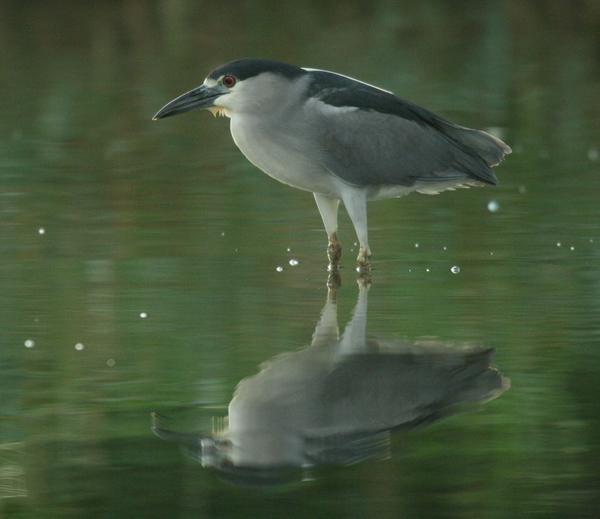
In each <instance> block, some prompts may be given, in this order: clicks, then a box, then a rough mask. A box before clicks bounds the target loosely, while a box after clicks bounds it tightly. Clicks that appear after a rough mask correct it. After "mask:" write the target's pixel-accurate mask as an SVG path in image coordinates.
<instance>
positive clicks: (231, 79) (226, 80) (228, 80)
mask: <svg viewBox="0 0 600 519" xmlns="http://www.w3.org/2000/svg"><path fill="white" fill-rule="evenodd" d="M236 81H237V79H236V78H235V76H232V75H231V74H227V75H226V76H223V84H224V85H225V86H226V87H227V88H231V87H232V86H233V85H235V83H236Z"/></svg>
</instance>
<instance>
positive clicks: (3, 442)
mask: <svg viewBox="0 0 600 519" xmlns="http://www.w3.org/2000/svg"><path fill="white" fill-rule="evenodd" d="M599 48H600V3H599V2H594V1H591V0H590V1H586V2H574V3H571V2H527V1H512V2H511V1H509V2H470V1H459V2H452V3H450V2H442V1H439V2H420V1H405V2H400V3H396V2H381V3H366V2H353V1H351V2H344V3H331V4H328V3H324V4H322V3H318V2H295V3H279V2H240V3H234V2H231V3H225V2H221V3H217V2H194V1H192V0H178V1H175V0H173V1H166V0H165V1H162V2H160V1H144V0H130V1H112V2H108V1H107V2H94V3H91V2H89V3H88V2H75V1H69V2H21V1H17V0H14V1H10V0H3V1H1V2H0V62H1V63H2V67H1V68H0V99H1V106H2V117H0V137H1V138H0V294H1V296H0V330H1V333H0V516H2V517H11V518H12V517H18V518H21V517H22V518H40V517H52V518H54V517H85V516H94V517H110V518H117V517H123V518H131V517H240V518H242V517H243V518H246V517H282V516H286V517H327V518H329V517H361V518H362V517H377V518H380V517H381V518H388V517H389V518H396V517H411V518H412V517H415V518H428V517H461V518H464V517H473V518H482V517H486V518H487V517H491V518H496V517H502V518H504V517H511V518H512V517H530V516H531V517H533V516H535V517H552V518H565V517H597V516H598V509H599V507H600V490H599V489H600V470H599V468H598V460H600V408H599V406H598V395H599V392H600V268H599V265H600V263H599V262H600V225H599V221H600V204H599V203H598V200H599V195H600V157H599V154H600V124H599V122H600V103H598V92H600V60H599V59H598V57H599V54H598V49H599ZM240 56H264V57H271V58H277V59H281V60H285V61H289V62H292V63H297V64H300V65H303V66H312V67H318V68H325V69H332V70H337V71H340V72H342V73H345V74H348V75H351V76H355V77H360V78H361V79H363V80H365V81H368V82H371V83H375V84H378V85H381V86H382V87H384V88H388V89H391V90H393V91H394V92H396V93H397V94H399V95H401V96H402V97H405V98H408V99H411V100H413V101H415V102H417V103H419V104H421V105H424V106H426V107H428V108H430V109H432V110H434V111H437V112H439V113H441V114H443V115H445V116H446V117H448V118H450V119H452V120H454V121H456V122H458V123H461V124H464V125H467V126H472V127H478V128H488V127H494V128H496V129H498V131H500V132H501V134H502V136H503V138H504V139H505V140H506V141H507V142H508V143H509V144H510V145H511V146H512V147H513V150H514V153H513V154H512V155H511V156H510V157H509V158H508V160H507V161H506V162H505V163H504V164H503V165H502V166H501V167H500V168H498V170H497V175H498V177H499V179H500V185H499V186H498V187H496V188H486V189H471V190H462V191H459V192H455V193H445V194H442V195H440V196H432V197H428V196H421V195H411V196H409V197H407V198H404V199H401V200H389V201H383V202H378V203H373V204H371V205H370V207H369V218H370V229H371V236H370V242H371V247H372V249H373V252H374V267H375V268H374V272H373V284H372V286H371V288H370V290H369V294H368V299H369V302H368V335H369V336H375V337H376V338H377V339H378V340H380V341H383V342H385V341H390V342H393V343H398V342H403V343H410V344H413V343H415V342H416V343H418V342H423V341H424V340H425V341H429V340H434V341H436V342H438V343H443V344H444V345H453V346H454V347H461V345H464V344H467V345H470V346H479V347H483V348H493V349H494V350H495V356H494V359H493V361H492V365H493V366H494V367H495V368H496V369H497V370H498V371H499V373H501V374H502V376H504V377H505V378H506V379H507V380H510V386H511V387H510V389H508V390H506V391H504V392H503V393H502V394H497V395H496V396H497V397H496V398H495V399H492V400H489V401H487V402H486V403H483V402H481V403H480V404H479V405H477V406H475V407H474V408H470V407H469V408H468V409H462V408H461V409H460V411H461V412H454V411H453V412H452V413H448V415H447V416H444V417H443V418H442V417H439V418H440V419H439V420H438V419H434V420H431V421H428V422H427V423H424V424H421V427H418V428H415V429H413V428H412V427H405V428H400V429H399V430H398V431H396V432H394V433H391V434H390V436H389V445H388V446H387V448H388V451H389V452H387V455H386V456H374V457H371V458H369V457H368V456H367V457H366V458H367V459H363V460H362V461H361V462H359V463H354V464H350V465H347V464H346V463H321V462H320V461H319V462H318V463H314V466H311V467H308V468H307V467H304V469H303V470H304V471H303V473H302V474H301V477H297V478H293V480H288V481H287V482H286V483H285V484H278V485H265V484H263V485H258V486H257V485H254V486H247V485H236V484H232V481H231V480H228V481H223V479H224V478H222V477H221V475H220V474H219V472H218V471H215V470H214V469H211V468H210V467H203V466H202V464H201V463H200V461H201V460H199V459H197V458H194V456H193V455H191V454H193V453H190V450H189V449H182V448H180V447H181V446H180V445H178V444H177V443H178V442H172V441H163V440H161V439H160V438H159V437H157V436H156V434H155V433H154V432H153V431H152V419H151V413H152V412H158V413H160V414H161V415H163V416H165V417H167V418H168V420H169V421H170V423H174V424H176V425H173V426H172V427H173V429H175V430H177V431H183V430H185V431H191V432H194V433H196V432H200V431H204V433H210V432H215V431H216V432H218V431H219V430H220V429H222V428H223V424H224V419H223V417H225V416H226V415H227V406H228V404H229V402H230V401H231V398H232V394H233V392H234V390H235V388H236V386H237V384H238V383H239V382H240V381H241V380H243V379H246V380H248V377H253V376H256V375H257V374H258V373H259V372H260V369H261V365H262V364H263V363H264V362H266V361H271V363H272V366H275V367H276V366H277V365H278V364H277V359H281V357H278V356H279V355H280V354H283V353H286V352H293V353H292V357H291V361H290V360H289V359H288V362H290V363H291V365H293V366H297V365H299V364H296V363H295V362H294V359H296V358H298V359H300V358H303V355H304V353H303V348H306V347H308V346H309V345H310V344H311V340H312V335H313V331H314V329H315V326H316V325H317V323H318V321H319V319H320V313H321V310H322V308H323V305H324V304H325V302H326V298H327V289H326V286H325V283H326V272H325V264H326V256H325V245H326V243H325V241H326V240H325V235H324V232H323V230H322V227H321V222H320V218H319V216H318V213H317V211H316V208H315V207H314V202H313V200H312V196H310V194H307V193H303V192H300V191H295V190H293V189H290V188H288V187H286V186H283V185H281V184H278V183H276V182H274V181H272V180H271V179H269V178H268V177H266V176H265V175H263V174H262V173H260V172H259V171H257V170H256V169H255V168H253V167H252V166H251V165H250V164H249V163H248V162H247V161H246V160H245V159H244V158H243V157H242V156H241V154H240V153H239V152H238V151H237V149H236V148H235V146H234V145H233V143H232V141H231V138H230V136H229V131H228V128H227V121H226V120H214V119H213V118H212V117H211V116H210V115H209V114H207V113H195V112H191V113H189V114H185V115H182V116H180V117H176V118H172V119H167V120H164V121H160V122H152V121H151V120H150V119H151V116H152V115H153V113H154V112H155V111H156V110H157V109H158V108H160V107H161V106H162V105H163V104H164V103H165V102H167V101H168V100H170V99H171V98H173V97H174V96H175V95H177V94H179V93H181V92H183V91H185V90H188V89H189V88H192V87H194V86H196V85H198V84H200V83H201V82H202V80H203V78H204V76H205V74H206V73H207V72H208V71H209V70H210V69H211V68H213V67H214V66H216V65H219V64H221V63H223V62H226V61H228V60H230V59H234V58H236V57H240ZM490 201H496V202H497V203H498V205H499V209H498V210H497V211H496V212H491V211H489V210H488V203H489V202H490ZM41 229H43V231H41ZM340 237H341V239H342V242H343V243H344V245H345V251H346V256H345V262H344V266H345V268H344V269H343V271H342V277H343V280H342V286H341V288H340V289H339V290H338V291H337V299H336V300H337V313H338V320H339V326H340V329H341V330H343V329H344V327H345V326H346V324H347V323H348V322H352V316H353V315H354V314H353V309H354V307H355V305H356V304H357V300H358V295H359V288H358V287H357V285H356V283H355V275H354V273H353V271H352V262H350V261H349V258H350V257H351V256H353V255H354V254H353V253H351V252H350V249H352V248H353V245H352V244H353V242H354V240H355V238H354V235H353V231H352V227H351V225H350V223H349V222H348V219H347V218H346V217H345V215H342V222H341V229H340ZM415 244H418V247H417V246H416V245H415ZM558 244H560V246H558ZM288 249H289V251H288ZM290 259H296V260H298V262H299V264H298V265H296V266H291V265H290V264H289V260H290ZM454 265H457V266H460V269H461V270H460V273H458V274H452V273H451V272H450V268H451V267H452V266H454ZM278 266H282V267H283V271H282V272H277V270H276V267H278ZM26 341H32V342H27V345H28V346H30V347H26V345H25V343H26ZM76 345H78V346H77V347H76ZM293 355H296V356H297V357H294V356H293ZM273 359H274V360H273ZM285 373H286V372H285V371H284V370H282V371H281V377H283V386H277V387H285V386H286V381H287V379H285V376H287V375H285ZM370 374H372V372H371V371H370V370H366V371H365V372H364V373H361V372H360V370H359V371H357V372H354V376H355V377H356V384H357V385H356V387H360V388H363V389H362V391H363V393H362V394H363V395H369V378H368V377H369V375H370ZM378 380H379V379H377V378H376V379H374V381H373V385H374V386H376V385H377V383H378ZM434 383H435V381H434ZM273 391H274V392H275V394H274V395H271V398H273V400H274V402H275V403H276V402H277V392H276V391H275V390H273ZM389 401H390V398H388V400H387V402H389ZM286 402H287V401H286ZM233 483H235V481H234V482H233ZM246 483H247V482H246Z"/></svg>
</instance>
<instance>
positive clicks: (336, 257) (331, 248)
mask: <svg viewBox="0 0 600 519" xmlns="http://www.w3.org/2000/svg"><path fill="white" fill-rule="evenodd" d="M327 257H328V258H329V265H330V266H331V267H335V268H337V267H338V265H339V264H340V260H341V259H342V244H341V242H340V241H339V240H338V237H337V234H336V233H333V234H332V235H331V236H330V237H329V244H328V245H327Z"/></svg>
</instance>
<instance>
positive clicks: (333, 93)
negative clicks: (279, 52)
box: [309, 72, 510, 186]
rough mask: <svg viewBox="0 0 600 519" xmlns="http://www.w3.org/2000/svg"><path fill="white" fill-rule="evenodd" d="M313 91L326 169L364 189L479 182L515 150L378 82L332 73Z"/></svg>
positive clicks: (314, 85) (486, 180)
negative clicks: (365, 82)
mask: <svg viewBox="0 0 600 519" xmlns="http://www.w3.org/2000/svg"><path fill="white" fill-rule="evenodd" d="M311 87H312V88H313V89H314V91H313V92H311V91H309V94H311V95H312V96H313V97H315V98H316V99H317V102H316V103H315V105H316V110H317V111H318V112H319V115H318V116H317V117H319V118H320V125H319V127H320V133H319V135H318V140H319V147H320V148H321V151H322V152H323V153H322V154H321V156H322V161H323V163H324V165H325V167H326V168H327V169H328V170H329V171H331V172H332V173H333V174H335V175H336V176H338V177H340V178H342V179H343V180H345V181H346V182H349V183H351V184H354V185H359V186H368V185H403V186H412V185H414V184H415V183H416V182H421V183H431V184H434V183H440V182H442V183H443V182H453V181H456V183H461V182H464V181H466V182H468V181H478V182H484V183H488V184H496V182H497V180H496V176H495V175H494V173H493V171H492V169H491V167H492V166H494V165H496V164H497V163H499V162H500V161H501V160H502V158H503V157H504V155H505V154H507V153H510V148H509V147H508V146H507V145H506V144H504V143H503V142H502V141H500V140H499V139H497V138H495V137H493V136H491V135H489V134H487V133H485V132H482V131H479V130H472V129H469V128H464V127H462V126H458V125H455V124H453V123H451V122H449V121H446V120H445V119H443V118H441V117H439V116H437V115H435V114H433V113H431V112H429V111H427V110H425V109H423V108H421V107H419V106H417V105H414V104H412V103H410V102H408V101H405V100H402V99H400V98H398V97H396V96H394V95H393V94H391V93H388V92H385V91H382V90H379V89H377V88H375V87H371V86H369V85H365V84H363V83H359V82H356V81H353V80H351V79H349V78H343V77H342V76H336V75H335V74H332V73H328V72H319V73H318V75H316V78H315V80H314V81H313V83H312V85H311Z"/></svg>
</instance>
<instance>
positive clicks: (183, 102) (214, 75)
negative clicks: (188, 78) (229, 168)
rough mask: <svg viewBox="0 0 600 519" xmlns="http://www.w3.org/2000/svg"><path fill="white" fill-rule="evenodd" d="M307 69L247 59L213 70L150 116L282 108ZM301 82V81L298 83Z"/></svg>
mask: <svg viewBox="0 0 600 519" xmlns="http://www.w3.org/2000/svg"><path fill="white" fill-rule="evenodd" d="M304 75H306V71H305V70H304V69H302V68H300V67H296V66H294V65H288V64H286V63H280V62H277V61H271V60H265V59H252V58H246V59H241V60H237V61H232V62H231V63H227V64H225V65H222V66H220V67H218V68H216V69H215V70H213V71H212V72H211V73H210V74H209V75H208V76H207V77H206V79H205V80H204V82H203V83H202V84H201V85H200V86H198V87H196V88H194V89H192V90H190V91H189V92H185V93H184V94H181V95H180V96H178V97H176V98H175V99H173V100H172V101H169V102H168V103H167V104H166V105H165V106H163V107H162V108H161V109H160V110H159V111H158V112H157V113H156V114H155V115H154V117H153V119H154V120H157V119H163V118H164V117H170V116H172V115H177V114H180V113H183V112H187V111H189V110H192V109H194V108H202V109H205V110H209V111H211V112H212V113H213V114H214V115H224V116H227V117H231V116H232V115H235V114H240V113H257V114H264V113H265V112H268V111H272V110H273V109H274V107H282V106H285V105H286V104H287V100H288V99H290V97H291V96H290V93H291V92H290V89H291V88H292V89H294V88H295V87H297V86H298V82H297V81H296V80H298V79H301V78H302V76H304ZM300 83H301V84H302V83H303V82H300Z"/></svg>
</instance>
